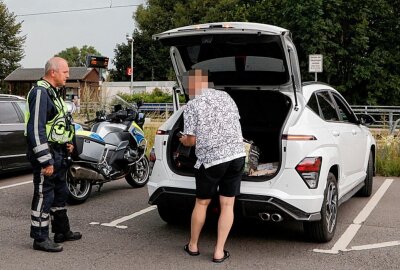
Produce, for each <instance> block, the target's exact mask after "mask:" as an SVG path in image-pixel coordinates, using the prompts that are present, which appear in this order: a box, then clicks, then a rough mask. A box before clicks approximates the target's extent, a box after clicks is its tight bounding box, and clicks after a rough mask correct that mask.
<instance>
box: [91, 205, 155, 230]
mask: <svg viewBox="0 0 400 270" xmlns="http://www.w3.org/2000/svg"><path fill="white" fill-rule="evenodd" d="M154 209H157V206H156V205H153V206H149V207H147V208H145V209H142V210H140V211H138V212H135V213H133V214H131V215H129V216H125V217H122V218H119V219H116V220H114V221H111V222H110V223H101V224H100V223H99V222H90V224H91V225H98V224H100V225H102V226H107V227H116V228H118V229H126V228H128V226H124V225H118V224H120V223H122V222H125V221H127V220H130V219H132V218H135V217H138V216H140V215H143V214H146V213H147V212H150V211H153V210H154Z"/></svg>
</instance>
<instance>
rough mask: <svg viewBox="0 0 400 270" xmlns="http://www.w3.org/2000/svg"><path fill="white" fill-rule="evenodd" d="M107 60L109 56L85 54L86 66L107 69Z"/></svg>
mask: <svg viewBox="0 0 400 270" xmlns="http://www.w3.org/2000/svg"><path fill="white" fill-rule="evenodd" d="M108 60H109V58H108V57H105V56H96V55H88V56H86V66H87V67H94V68H105V69H107V66H108Z"/></svg>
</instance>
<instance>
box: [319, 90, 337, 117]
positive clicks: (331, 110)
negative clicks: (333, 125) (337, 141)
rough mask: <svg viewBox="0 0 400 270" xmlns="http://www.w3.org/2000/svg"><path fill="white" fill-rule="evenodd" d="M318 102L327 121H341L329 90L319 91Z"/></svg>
mask: <svg viewBox="0 0 400 270" xmlns="http://www.w3.org/2000/svg"><path fill="white" fill-rule="evenodd" d="M317 98H318V103H319V106H320V108H321V112H322V118H323V119H324V120H326V121H339V116H338V114H337V112H336V108H335V105H334V103H333V100H332V99H331V96H330V95H329V93H328V92H326V91H325V92H319V93H317Z"/></svg>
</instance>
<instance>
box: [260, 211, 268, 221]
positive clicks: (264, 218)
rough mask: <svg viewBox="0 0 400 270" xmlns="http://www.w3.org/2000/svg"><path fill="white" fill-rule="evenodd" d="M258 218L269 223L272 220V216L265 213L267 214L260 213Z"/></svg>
mask: <svg viewBox="0 0 400 270" xmlns="http://www.w3.org/2000/svg"><path fill="white" fill-rule="evenodd" d="M258 216H259V217H260V219H261V220H262V221H268V220H270V219H271V215H270V214H269V213H265V212H262V213H258Z"/></svg>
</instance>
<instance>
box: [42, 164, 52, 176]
mask: <svg viewBox="0 0 400 270" xmlns="http://www.w3.org/2000/svg"><path fill="white" fill-rule="evenodd" d="M53 173H54V166H53V165H49V166H47V167H45V168H43V169H42V174H43V175H44V176H51V175H52V174H53Z"/></svg>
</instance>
